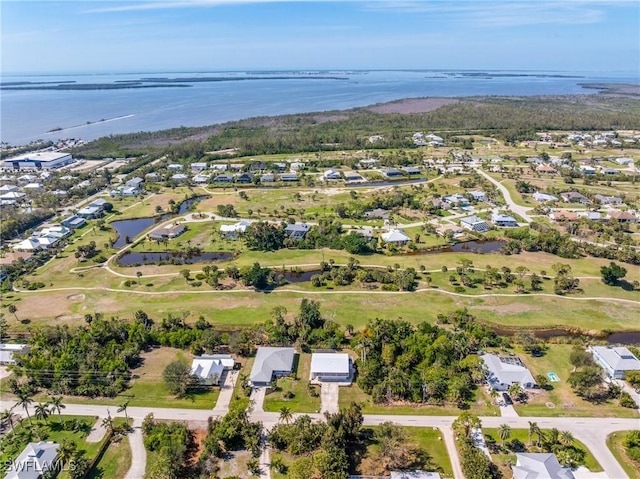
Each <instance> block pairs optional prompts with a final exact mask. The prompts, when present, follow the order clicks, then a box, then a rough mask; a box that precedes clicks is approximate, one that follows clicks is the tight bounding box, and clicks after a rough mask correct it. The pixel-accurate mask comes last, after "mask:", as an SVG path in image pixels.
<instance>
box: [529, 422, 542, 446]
mask: <svg viewBox="0 0 640 479" xmlns="http://www.w3.org/2000/svg"><path fill="white" fill-rule="evenodd" d="M539 430H540V427H539V426H538V423H537V422H531V421H529V446H531V445H532V442H531V438H532V437H533V435H534V434H537V433H538V431H539Z"/></svg>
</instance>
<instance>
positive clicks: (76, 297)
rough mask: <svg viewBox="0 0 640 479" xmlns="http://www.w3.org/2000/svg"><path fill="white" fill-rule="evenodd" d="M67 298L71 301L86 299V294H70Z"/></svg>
mask: <svg viewBox="0 0 640 479" xmlns="http://www.w3.org/2000/svg"><path fill="white" fill-rule="evenodd" d="M67 299H68V300H69V301H84V299H85V296H84V294H70V295H69V296H67Z"/></svg>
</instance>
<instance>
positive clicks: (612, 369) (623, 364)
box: [591, 346, 640, 379]
mask: <svg viewBox="0 0 640 479" xmlns="http://www.w3.org/2000/svg"><path fill="white" fill-rule="evenodd" d="M591 354H593V359H594V360H595V361H596V362H597V363H598V364H599V365H600V366H602V367H603V368H604V370H605V371H606V372H607V374H608V375H609V377H611V378H613V379H624V375H625V374H626V372H627V371H640V361H639V360H638V358H636V357H635V356H634V354H633V353H632V352H631V351H629V350H628V349H627V348H625V347H620V346H618V347H611V346H593V347H592V348H591Z"/></svg>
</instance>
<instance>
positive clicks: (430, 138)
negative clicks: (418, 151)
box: [424, 133, 444, 146]
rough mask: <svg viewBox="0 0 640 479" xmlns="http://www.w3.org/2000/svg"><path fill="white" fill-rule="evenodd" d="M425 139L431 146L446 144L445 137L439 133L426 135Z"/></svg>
mask: <svg viewBox="0 0 640 479" xmlns="http://www.w3.org/2000/svg"><path fill="white" fill-rule="evenodd" d="M424 139H425V140H426V141H427V144H428V145H429V146H444V139H443V138H442V137H440V136H438V135H434V134H433V133H429V134H428V135H425V137H424Z"/></svg>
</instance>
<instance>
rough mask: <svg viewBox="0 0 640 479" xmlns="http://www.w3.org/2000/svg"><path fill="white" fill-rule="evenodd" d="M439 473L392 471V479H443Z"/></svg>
mask: <svg viewBox="0 0 640 479" xmlns="http://www.w3.org/2000/svg"><path fill="white" fill-rule="evenodd" d="M441 477H442V476H440V474H439V473H437V472H427V471H391V478H390V479H441Z"/></svg>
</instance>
